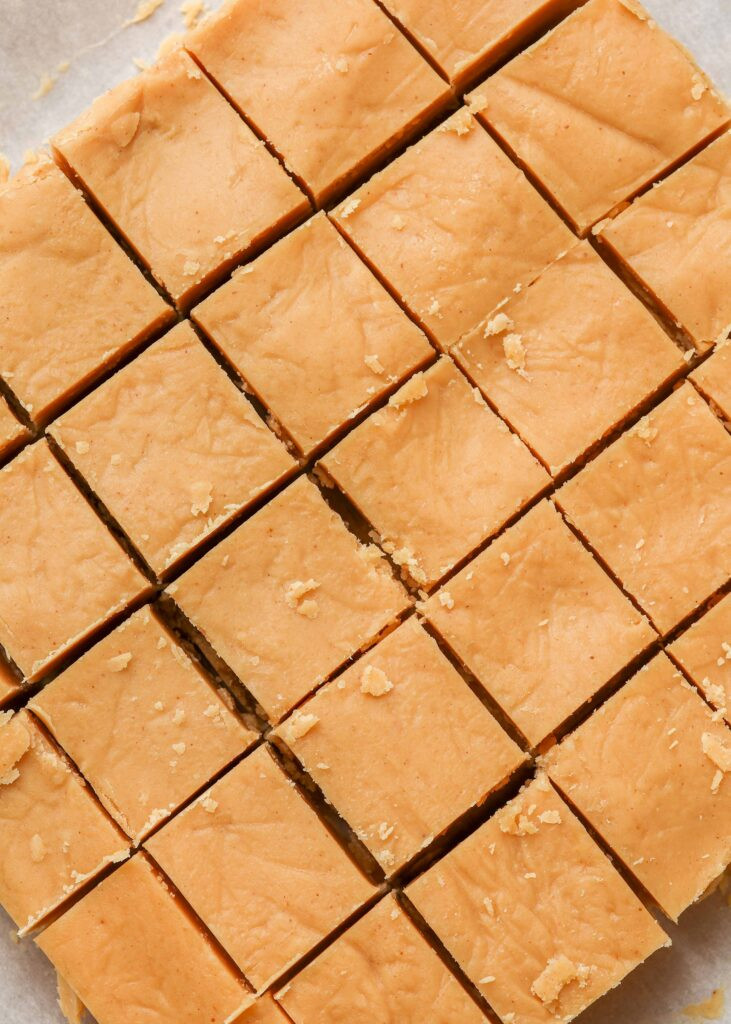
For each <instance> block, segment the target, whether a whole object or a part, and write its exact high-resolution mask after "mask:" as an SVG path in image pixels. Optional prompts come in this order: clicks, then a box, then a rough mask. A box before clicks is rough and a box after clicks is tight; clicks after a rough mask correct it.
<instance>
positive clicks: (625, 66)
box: [479, 0, 728, 232]
mask: <svg viewBox="0 0 731 1024" xmlns="http://www.w3.org/2000/svg"><path fill="white" fill-rule="evenodd" d="M479 97H480V106H481V107H482V113H481V115H480V116H482V117H484V118H485V119H486V121H488V122H489V124H490V125H491V126H492V127H493V128H494V129H495V130H496V131H497V132H498V134H499V135H500V136H501V137H502V138H503V139H505V141H506V142H507V144H508V145H509V146H510V148H511V149H512V150H513V152H515V153H516V154H517V156H518V157H519V159H520V160H522V161H523V162H524V163H525V165H526V166H527V167H528V168H530V170H531V171H532V173H533V174H535V176H536V177H537V179H538V180H539V181H540V182H541V184H542V185H543V187H544V188H545V189H546V190H547V191H548V192H549V193H550V194H551V196H552V197H553V198H554V200H555V201H556V202H557V203H558V204H559V205H560V206H561V207H562V208H563V209H564V210H565V212H566V214H567V215H568V217H569V218H570V219H571V221H572V222H573V223H574V225H575V226H576V227H577V229H578V230H580V231H581V232H585V231H586V230H587V229H588V228H589V227H590V226H591V225H592V224H593V223H594V222H595V221H597V220H599V218H600V217H604V216H606V215H607V214H609V213H610V212H612V211H613V210H615V209H616V208H617V206H618V205H619V204H620V203H622V202H623V201H624V200H626V199H629V198H631V197H632V196H633V195H635V194H636V193H637V192H638V191H639V190H640V189H641V188H643V187H644V186H645V185H646V184H648V183H649V182H650V181H652V180H653V178H656V177H658V176H659V175H660V174H661V173H662V172H663V171H665V170H666V169H667V168H668V167H670V166H672V164H673V163H674V162H675V161H677V160H679V159H681V158H682V157H683V156H684V155H685V154H686V153H688V152H689V151H690V150H692V149H693V147H694V146H696V145H698V144H700V143H701V142H702V141H704V140H705V139H706V138H708V136H710V135H711V134H712V133H713V132H715V131H716V130H718V129H720V128H721V127H722V126H723V124H724V123H727V121H728V110H727V109H726V106H725V104H724V102H723V100H722V99H721V98H720V97H719V95H718V94H717V93H716V92H715V91H714V89H713V87H712V85H711V83H710V82H709V80H708V79H707V78H706V76H705V75H704V74H703V73H702V72H701V71H700V70H699V69H698V67H697V65H696V64H695V63H694V62H693V60H692V59H691V57H690V56H689V54H688V53H687V51H685V50H684V49H683V48H682V47H681V46H680V45H679V44H678V43H676V41H675V40H674V39H672V38H671V37H670V36H668V35H666V34H665V33H664V32H663V31H662V29H661V28H659V26H658V25H657V24H656V23H655V22H654V21H653V20H652V19H651V18H650V16H649V14H647V12H646V11H645V10H644V9H643V8H642V7H641V5H640V4H639V3H638V2H637V0H589V3H588V4H586V6H585V7H582V8H581V9H580V10H579V11H577V12H576V13H574V14H572V15H570V16H569V17H568V18H567V19H566V21H564V22H563V23H562V24H561V25H559V26H558V28H556V29H555V30H554V31H553V32H552V33H550V34H548V35H546V36H544V37H543V38H542V39H541V40H540V41H539V42H538V43H536V44H535V45H534V46H533V47H531V48H530V49H529V50H527V51H525V53H523V54H520V55H519V56H518V57H516V58H515V59H514V60H512V61H511V62H510V63H509V64H507V65H506V66H505V67H504V68H502V69H501V70H500V71H498V73H497V74H496V75H495V76H493V77H492V78H491V79H490V80H489V81H488V82H487V83H485V84H484V85H481V86H480V88H479ZM483 103H484V105H483Z"/></svg>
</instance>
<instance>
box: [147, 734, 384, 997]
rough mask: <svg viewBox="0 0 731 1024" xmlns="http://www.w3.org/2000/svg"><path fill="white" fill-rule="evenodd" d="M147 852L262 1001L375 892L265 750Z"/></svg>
mask: <svg viewBox="0 0 731 1024" xmlns="http://www.w3.org/2000/svg"><path fill="white" fill-rule="evenodd" d="M146 846H147V849H148V850H149V852H150V853H151V854H152V856H153V857H154V859H155V860H156V861H157V862H158V863H159V864H160V866H161V867H162V869H163V870H164V871H165V873H166V874H167V875H168V876H169V877H170V878H171V879H172V881H173V882H174V883H175V885H176V886H177V887H178V889H179V890H180V892H181V893H182V894H183V896H184V897H185V898H186V899H187V900H188V901H189V902H190V904H191V906H192V907H193V909H194V910H195V911H196V913H197V914H198V915H199V916H200V917H201V919H202V920H203V921H204V922H205V924H206V925H207V926H208V927H209V928H210V930H211V931H212V933H213V934H214V935H215V936H216V938H217V939H218V940H219V942H220V943H221V944H222V946H223V947H224V948H225V949H226V950H227V951H228V953H229V954H230V955H231V956H232V957H233V959H234V960H235V961H236V963H237V964H238V966H239V967H240V968H241V970H242V971H243V972H244V974H245V976H246V978H247V979H248V981H249V982H251V984H252V985H253V986H254V988H255V989H256V990H257V991H261V990H262V989H264V988H266V987H267V986H268V985H269V984H270V983H271V982H272V981H273V980H274V979H275V978H276V977H278V976H279V975H280V974H281V973H282V972H283V971H284V970H286V969H287V968H288V967H289V966H291V965H292V964H293V963H295V962H296V961H297V960H298V959H299V958H300V957H302V956H303V955H304V954H305V953H307V952H309V950H311V949H312V948H313V947H314V946H315V945H317V943H318V942H320V941H321V940H322V939H324V938H326V937H327V936H328V935H329V934H330V932H331V931H332V930H333V929H334V928H336V927H337V926H338V925H340V924H341V923H342V922H343V921H345V920H346V919H347V918H348V917H349V916H350V914H352V913H353V912H354V911H355V910H357V909H358V908H359V907H360V906H362V905H363V904H364V903H365V902H366V901H367V900H368V899H369V898H370V897H371V896H372V895H373V893H374V891H375V890H374V889H373V887H372V886H371V885H370V883H369V882H368V881H366V878H365V876H364V875H362V874H361V872H360V871H359V869H358V868H357V867H356V866H355V864H354V863H353V862H352V861H351V860H350V858H349V857H348V855H347V854H346V853H345V852H344V851H343V849H342V848H341V847H340V846H339V844H338V843H337V842H336V840H335V839H334V838H333V837H332V835H331V834H330V833H329V832H328V830H327V829H326V828H325V826H324V825H323V824H322V822H321V821H320V820H319V818H318V816H317V815H316V814H315V812H314V811H313V810H312V809H311V808H310V807H309V806H308V805H307V804H306V803H305V801H304V799H303V798H302V796H301V795H300V793H299V792H298V791H297V790H296V788H295V787H294V784H293V783H292V782H291V780H290V779H288V778H287V776H285V775H284V773H283V772H282V770H281V769H280V768H279V766H278V765H277V764H276V763H275V761H274V759H273V757H272V755H271V754H270V752H269V751H268V750H267V749H266V747H261V748H260V749H259V750H257V751H255V752H254V753H253V754H250V755H249V756H248V757H247V758H245V759H244V761H242V762H241V763H240V764H239V765H237V766H236V767H235V768H233V769H232V770H231V771H230V772H229V773H228V774H227V775H225V776H224V777H223V778H222V779H220V780H219V781H218V782H217V783H216V784H215V785H214V786H212V787H211V789H209V790H208V791H207V792H206V793H205V794H204V795H203V796H202V797H200V798H199V799H198V800H197V801H196V802H195V803H194V804H191V805H190V806H189V807H188V808H186V809H185V810H184V811H183V812H182V813H181V814H180V815H179V816H178V817H177V818H175V819H174V820H173V821H172V822H170V823H169V824H168V825H166V826H165V827H164V828H163V829H162V830H161V831H160V832H158V833H157V835H155V836H153V837H152V839H150V840H148V842H147V844H146Z"/></svg>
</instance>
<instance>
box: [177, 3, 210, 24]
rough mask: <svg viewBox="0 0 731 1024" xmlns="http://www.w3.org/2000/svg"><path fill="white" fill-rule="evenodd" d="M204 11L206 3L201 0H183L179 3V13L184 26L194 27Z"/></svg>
mask: <svg viewBox="0 0 731 1024" xmlns="http://www.w3.org/2000/svg"><path fill="white" fill-rule="evenodd" d="M205 12H206V5H205V3H204V2H203V0H184V2H183V3H182V4H181V5H180V13H181V15H182V17H183V23H184V25H185V27H186V28H194V27H195V26H196V25H197V24H198V21H199V19H200V18H201V16H202V15H203V14H205Z"/></svg>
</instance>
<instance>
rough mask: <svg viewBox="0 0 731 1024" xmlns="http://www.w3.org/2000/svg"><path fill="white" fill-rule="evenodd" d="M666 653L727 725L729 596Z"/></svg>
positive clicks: (730, 701)
mask: <svg viewBox="0 0 731 1024" xmlns="http://www.w3.org/2000/svg"><path fill="white" fill-rule="evenodd" d="M668 651H669V653H670V654H671V655H672V656H673V658H674V659H675V661H677V662H679V664H680V665H682V667H683V668H684V669H685V671H686V672H687V673H688V675H689V676H690V678H691V679H692V680H693V682H694V683H695V685H696V686H697V687H698V689H699V690H700V691H701V693H702V694H703V696H704V697H705V698H706V700H707V701H708V703H709V704H712V705H713V707H714V708H716V709H717V711H718V712H719V713H720V714H721V715H723V717H724V718H725V719H726V721H727V722H728V724H729V725H731V595H729V594H726V596H725V597H723V598H721V600H720V601H718V602H717V603H716V604H714V605H713V607H712V608H711V609H710V610H708V611H706V612H705V613H704V614H703V615H702V616H701V618H700V619H698V620H697V621H696V622H694V623H693V625H692V626H691V627H690V629H688V630H687V631H686V632H685V633H683V634H682V635H681V636H680V637H678V639H677V640H676V641H675V642H674V643H673V644H671V646H670V647H669V648H668Z"/></svg>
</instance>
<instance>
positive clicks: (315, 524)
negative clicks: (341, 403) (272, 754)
mask: <svg viewBox="0 0 731 1024" xmlns="http://www.w3.org/2000/svg"><path fill="white" fill-rule="evenodd" d="M171 593H173V594H174V595H175V600H176V601H177V603H178V604H179V606H180V607H181V608H182V610H183V612H184V613H185V614H186V615H187V617H188V618H189V619H190V621H191V622H192V623H193V625H194V626H195V627H196V628H197V629H198V630H200V632H201V633H202V634H203V636H204V637H205V639H206V640H207V641H208V643H209V644H210V645H211V647H212V648H213V649H214V651H215V652H216V654H218V655H219V656H220V657H221V658H222V659H223V660H224V661H225V662H226V664H227V665H228V666H229V668H231V669H232V670H233V671H234V672H235V673H236V675H237V676H238V678H239V679H240V680H241V682H242V683H243V684H244V686H245V687H246V688H247V690H248V691H249V692H250V693H251V694H252V695H253V696H254V698H255V699H256V700H257V701H258V703H259V704H260V705H261V707H262V708H263V709H264V711H265V712H266V714H267V715H268V716H269V717H270V718H271V720H272V721H277V720H279V719H280V718H281V717H282V716H283V715H285V714H286V713H287V712H288V711H289V710H290V709H291V708H293V707H294V705H295V704H298V703H299V702H300V701H301V700H302V699H303V698H304V697H306V696H307V695H308V694H309V693H311V691H312V690H314V689H315V688H316V687H317V686H319V684H320V683H322V682H324V681H325V679H327V677H328V676H329V675H331V674H332V673H333V672H335V671H336V669H338V668H340V666H341V665H342V664H343V663H344V662H346V661H347V660H348V659H349V658H351V657H352V656H353V655H354V654H356V653H357V652H358V651H360V650H361V649H362V648H363V647H367V646H369V645H370V644H371V643H372V642H373V641H374V640H375V639H376V638H377V637H378V635H379V634H380V633H381V632H382V631H383V630H384V629H386V627H388V626H389V625H390V624H391V623H393V621H394V620H395V619H396V618H397V616H398V615H399V614H400V613H401V612H402V611H403V610H404V609H405V607H406V605H407V603H408V599H407V596H406V593H405V591H404V590H403V588H402V587H401V586H400V584H399V583H397V582H396V581H395V580H394V579H393V577H392V575H391V573H390V571H389V569H388V566H387V565H386V562H385V559H383V558H382V557H381V555H380V552H379V551H377V550H376V549H375V548H373V546H364V545H362V544H361V543H360V542H359V541H358V540H357V539H356V537H355V536H353V534H351V533H350V531H349V530H348V529H347V527H346V526H345V524H344V523H343V521H342V520H341V519H340V517H339V516H338V515H336V513H335V512H333V511H332V509H331V508H330V507H329V506H328V505H327V504H326V502H325V501H324V499H323V498H322V496H321V495H320V492H319V491H318V489H317V487H315V486H314V484H312V483H310V481H309V480H308V479H307V478H306V477H300V478H299V479H298V480H296V481H295V482H294V483H293V484H291V485H290V486H289V487H288V488H287V489H286V490H285V491H283V492H282V494H280V495H278V496H277V497H276V498H274V500H273V501H271V502H270V503H269V504H268V505H266V506H265V507H264V508H263V509H261V510H260V511H259V512H257V513H256V514H255V515H254V516H252V517H251V519H249V520H248V521H247V522H245V523H244V524H243V525H242V526H240V527H238V529H237V530H235V531H234V532H233V533H232V534H231V535H230V536H229V537H227V538H226V540H224V541H222V543H221V544H219V545H218V546H217V547H216V548H214V549H213V550H212V551H210V552H209V553H208V554H207V555H205V557H204V558H202V559H201V560H200V562H198V563H197V565H194V566H193V568H192V569H189V570H188V571H187V572H186V573H185V574H184V575H183V576H182V577H181V578H180V580H179V581H178V582H177V583H176V584H174V586H173V587H172V588H171ZM284 641H286V642H284Z"/></svg>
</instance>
